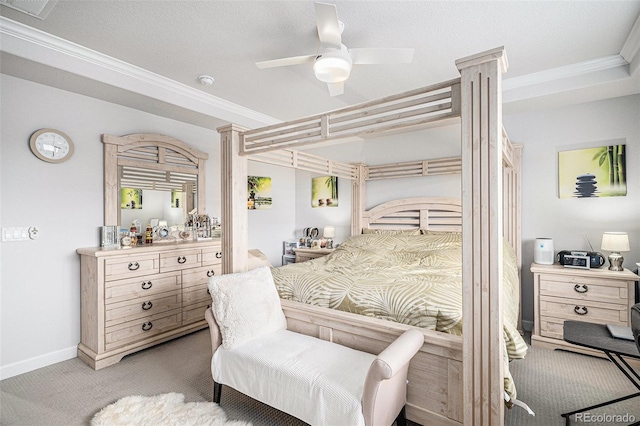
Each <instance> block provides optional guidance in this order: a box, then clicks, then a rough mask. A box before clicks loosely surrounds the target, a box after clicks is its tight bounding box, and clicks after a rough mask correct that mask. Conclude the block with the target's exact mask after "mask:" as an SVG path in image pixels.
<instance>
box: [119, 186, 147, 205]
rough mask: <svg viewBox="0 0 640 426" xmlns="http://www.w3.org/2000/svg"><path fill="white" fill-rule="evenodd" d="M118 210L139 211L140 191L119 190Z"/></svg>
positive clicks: (130, 189)
mask: <svg viewBox="0 0 640 426" xmlns="http://www.w3.org/2000/svg"><path fill="white" fill-rule="evenodd" d="M120 208H121V209H141V208H142V189H136V188H120Z"/></svg>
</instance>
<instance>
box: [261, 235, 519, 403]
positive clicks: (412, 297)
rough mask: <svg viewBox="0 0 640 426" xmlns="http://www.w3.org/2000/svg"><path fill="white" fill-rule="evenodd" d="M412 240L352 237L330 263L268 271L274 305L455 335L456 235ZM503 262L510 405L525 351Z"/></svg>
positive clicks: (509, 271)
mask: <svg viewBox="0 0 640 426" xmlns="http://www.w3.org/2000/svg"><path fill="white" fill-rule="evenodd" d="M417 233H418V232H415V233H410V232H405V233H399V234H362V235H357V236H353V237H351V238H349V239H348V240H347V241H345V242H344V243H342V244H341V245H340V246H339V247H338V248H337V249H336V250H335V251H334V252H333V253H331V254H330V255H328V256H325V257H321V258H318V259H314V260H311V261H308V262H303V263H296V264H290V265H286V266H283V267H279V268H274V269H273V270H272V272H273V279H274V281H275V283H276V287H277V289H278V292H279V294H280V297H281V298H283V299H289V300H294V301H298V302H303V303H307V304H312V305H317V306H323V307H327V308H332V309H339V310H342V311H347V312H352V313H357V314H361V315H367V316H371V317H377V318H381V319H385V320H390V321H395V322H399V323H404V324H408V325H413V326H417V327H423V328H427V329H431V330H437V331H442V332H446V333H450V334H455V335H460V334H462V271H461V265H462V241H461V237H460V234H458V233H433V234H431V233H428V232H427V233H426V235H409V234H417ZM503 257H504V264H503V290H504V304H503V305H504V306H503V307H504V340H505V344H506V351H505V390H507V392H508V393H509V394H510V395H511V396H512V397H515V387H514V385H513V380H512V379H511V375H510V374H509V373H508V359H516V358H523V357H524V355H525V354H526V351H527V345H526V343H525V342H524V340H523V339H522V337H521V336H520V333H519V332H518V330H517V321H518V303H519V298H520V283H519V280H518V269H517V262H516V256H515V253H514V252H513V250H512V249H511V247H509V245H508V244H505V245H504V256H503ZM507 356H508V359H507Z"/></svg>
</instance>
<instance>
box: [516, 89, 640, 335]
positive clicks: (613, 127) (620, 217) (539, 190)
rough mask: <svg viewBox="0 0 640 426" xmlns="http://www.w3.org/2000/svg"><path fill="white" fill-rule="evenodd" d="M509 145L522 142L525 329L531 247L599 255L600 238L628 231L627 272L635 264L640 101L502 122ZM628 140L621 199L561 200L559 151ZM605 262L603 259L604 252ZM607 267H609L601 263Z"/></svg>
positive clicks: (639, 226)
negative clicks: (540, 244) (548, 244)
mask: <svg viewBox="0 0 640 426" xmlns="http://www.w3.org/2000/svg"><path fill="white" fill-rule="evenodd" d="M504 124H505V127H506V129H507V132H508V134H509V137H510V138H511V140H512V141H513V142H521V143H523V144H524V150H523V173H522V182H523V183H522V246H523V247H522V248H523V253H522V254H523V262H522V264H523V268H522V271H523V273H522V290H523V291H522V302H523V305H522V306H523V315H522V316H523V320H524V321H525V322H524V325H525V326H528V327H530V326H531V321H532V320H533V274H532V273H531V272H530V271H529V266H530V265H531V262H533V241H534V240H535V238H537V237H551V238H553V241H554V248H555V250H556V252H557V251H559V250H588V249H589V247H588V245H587V242H586V240H585V237H584V235H586V236H587V237H588V238H589V240H590V241H591V244H592V245H593V248H594V250H596V251H601V250H600V243H601V241H602V233H603V232H605V231H625V232H628V233H629V241H630V244H631V252H628V253H623V256H624V258H625V262H624V266H625V268H628V269H631V270H634V269H636V268H637V267H636V265H635V262H640V95H633V96H626V97H622V98H615V99H609V100H604V101H599V102H591V103H587V104H582V105H575V106H571V107H566V108H559V109H554V110H548V111H540V112H532V113H523V114H516V115H510V116H506V117H504ZM619 139H626V145H627V196H626V197H607V198H585V199H567V198H563V199H560V198H558V196H557V157H558V155H557V154H558V151H564V150H569V149H576V148H582V147H591V146H601V145H607V141H611V140H619ZM603 254H604V255H605V257H606V256H607V255H608V253H603ZM607 264H608V263H607Z"/></svg>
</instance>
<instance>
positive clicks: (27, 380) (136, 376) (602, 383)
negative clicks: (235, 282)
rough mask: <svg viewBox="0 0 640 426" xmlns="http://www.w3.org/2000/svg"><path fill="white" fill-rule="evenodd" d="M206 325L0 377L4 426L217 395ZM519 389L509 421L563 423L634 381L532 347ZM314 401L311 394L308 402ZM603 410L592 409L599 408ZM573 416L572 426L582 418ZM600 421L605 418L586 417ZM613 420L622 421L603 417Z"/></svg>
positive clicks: (521, 364) (250, 413)
mask: <svg viewBox="0 0 640 426" xmlns="http://www.w3.org/2000/svg"><path fill="white" fill-rule="evenodd" d="M210 362H211V344H210V341H209V331H208V330H202V331H199V332H196V333H193V334H190V335H188V336H184V337H182V338H179V339H176V340H173V341H171V342H167V343H165V344H162V345H159V346H156V347H154V348H150V349H147V350H144V351H141V352H138V353H136V354H132V355H129V356H127V357H125V358H124V359H123V360H122V361H121V362H120V363H118V364H116V365H113V366H110V367H107V368H104V369H102V370H98V371H94V370H93V369H91V368H90V367H88V366H87V365H86V364H84V363H83V362H82V361H80V360H79V359H77V358H76V359H71V360H68V361H64V362H61V363H58V364H54V365H51V366H49V367H45V368H41V369H39V370H36V371H32V372H29V373H26V374H22V375H20V376H16V377H12V378H9V379H6V380H3V381H0V424H1V425H2V426H36V425H47V426H58V425H60V426H67V425H69V426H73V425H85V426H86V425H89V424H90V421H91V418H92V417H93V416H94V415H95V414H96V413H97V412H98V411H100V410H101V409H102V408H104V407H106V406H107V405H109V404H112V403H114V402H116V401H117V400H119V399H121V398H123V397H126V396H131V395H143V396H153V395H159V394H164V393H170V392H176V393H181V394H183V395H184V396H185V401H186V402H209V401H212V399H213V398H212V396H213V395H212V393H213V389H212V385H213V383H212V379H211V372H210ZM510 368H511V371H512V373H513V375H514V378H515V380H516V384H517V387H518V395H519V398H520V399H521V400H523V401H524V402H526V403H527V404H529V406H531V408H532V409H533V410H534V411H535V412H536V416H535V417H531V416H529V415H528V414H526V412H525V411H524V410H522V409H520V408H515V409H512V410H507V413H506V416H505V425H507V426H530V425H535V426H538V425H539V426H554V425H557V426H562V425H564V419H562V418H561V417H560V414H561V413H563V412H566V411H571V410H573V409H576V408H580V407H584V406H587V405H590V404H596V403H599V402H602V401H605V400H608V399H611V398H614V397H618V396H623V395H627V394H630V393H633V392H634V391H635V388H634V387H633V386H632V385H631V384H630V383H629V381H628V380H627V379H626V378H625V377H624V376H623V375H622V374H621V373H620V372H619V371H618V370H617V369H616V367H615V366H614V365H613V364H612V363H611V362H609V361H606V360H603V359H599V358H592V357H588V356H585V355H579V354H574V353H570V352H562V351H550V350H546V349H541V348H535V347H532V348H530V350H529V353H528V354H527V357H526V358H525V359H523V360H517V361H513V362H512V363H511V365H510ZM310 403H313V401H310ZM220 407H221V408H222V409H223V410H224V412H225V413H226V415H227V418H228V419H229V420H236V421H244V422H251V423H253V425H254V426H281V425H282V426H304V423H303V422H301V421H300V420H298V419H296V418H294V417H291V416H289V415H287V414H285V413H282V412H280V411H278V410H275V409H273V408H271V407H269V406H266V405H264V404H262V403H260V402H257V401H255V400H253V399H251V398H249V397H247V396H245V395H243V394H241V393H239V392H236V391H234V390H233V389H230V388H227V387H224V388H223V391H222V399H221V401H220ZM603 412H605V411H604V410H603V409H600V410H594V414H597V413H603ZM607 412H608V413H617V414H624V413H627V412H628V413H631V414H633V415H635V417H636V419H637V420H640V398H635V399H634V400H630V401H627V402H625V403H621V404H616V405H614V406H611V407H609V408H608V409H607ZM578 424H582V423H576V422H575V421H572V425H578ZM589 424H591V425H598V424H603V423H597V422H596V423H589ZM606 424H607V425H615V424H622V423H606Z"/></svg>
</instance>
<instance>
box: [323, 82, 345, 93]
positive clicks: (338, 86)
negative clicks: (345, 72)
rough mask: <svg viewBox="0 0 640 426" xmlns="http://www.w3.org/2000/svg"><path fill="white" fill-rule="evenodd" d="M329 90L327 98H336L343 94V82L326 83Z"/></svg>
mask: <svg viewBox="0 0 640 426" xmlns="http://www.w3.org/2000/svg"><path fill="white" fill-rule="evenodd" d="M327 87H328V88H329V96H338V95H342V94H343V93H344V81H341V82H340V83H327Z"/></svg>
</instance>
